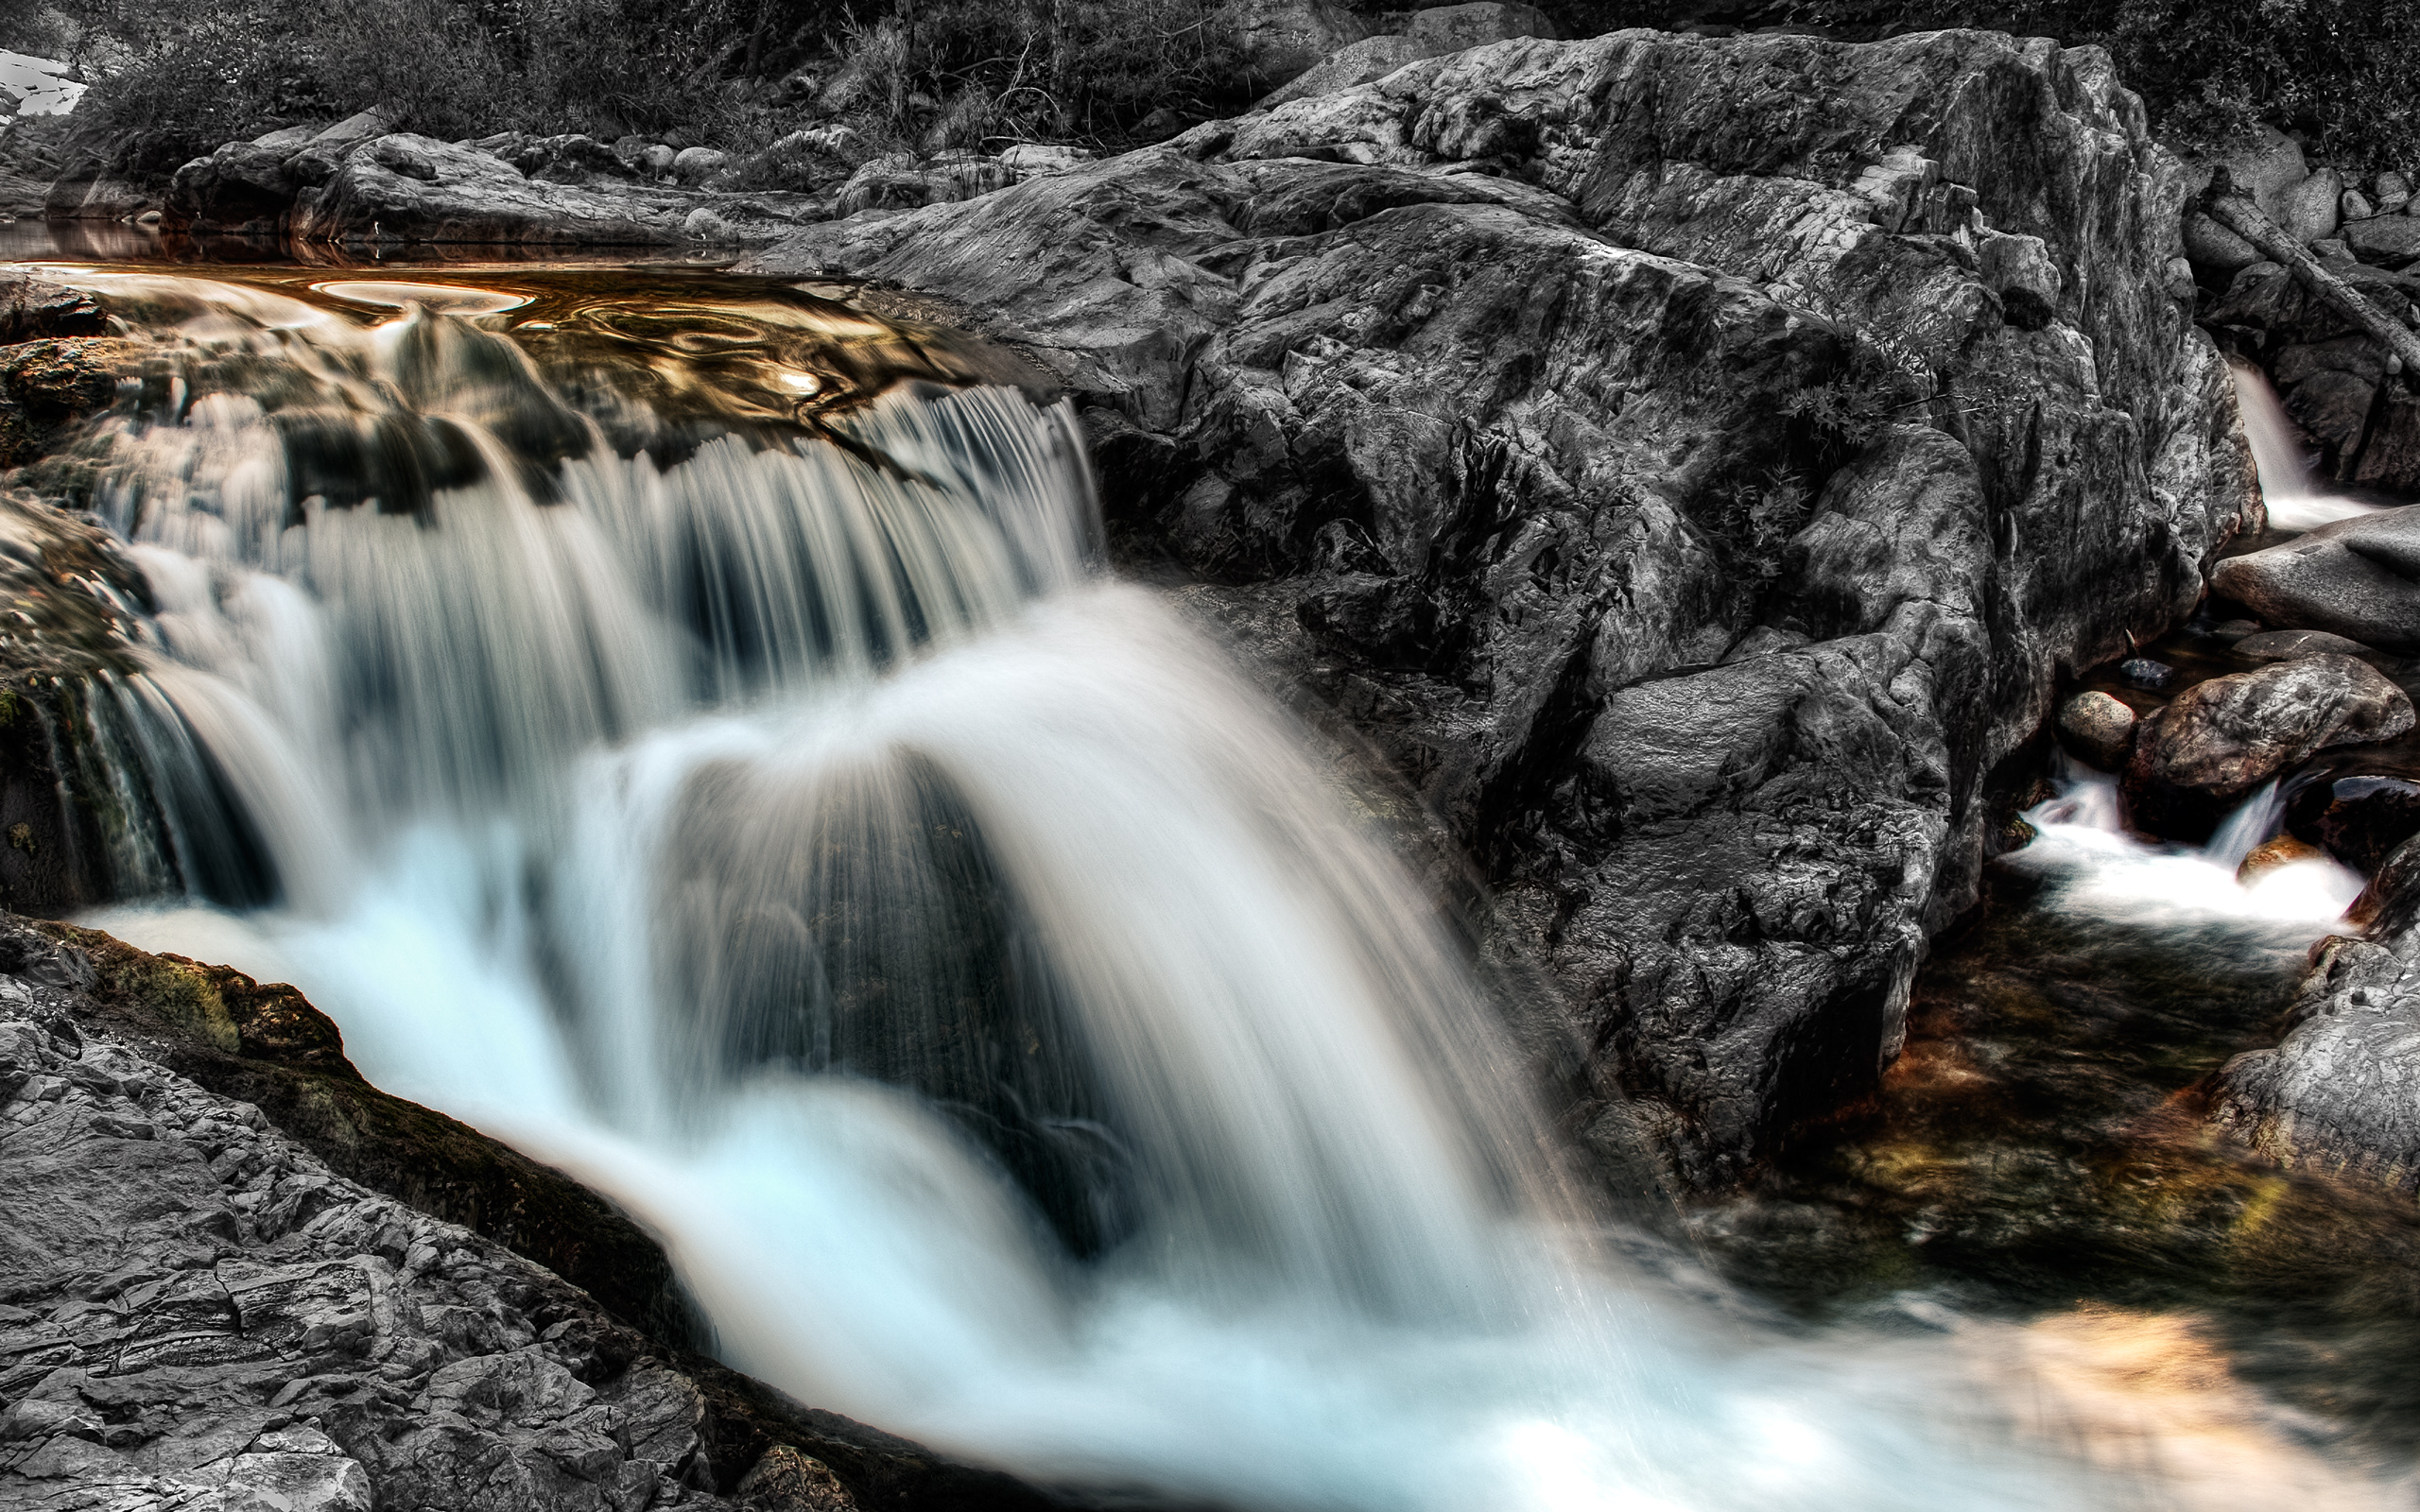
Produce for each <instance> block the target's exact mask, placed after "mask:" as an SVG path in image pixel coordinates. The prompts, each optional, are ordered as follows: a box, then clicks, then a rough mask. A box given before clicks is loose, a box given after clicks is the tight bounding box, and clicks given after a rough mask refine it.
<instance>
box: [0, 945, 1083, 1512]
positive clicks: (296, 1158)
mask: <svg viewBox="0 0 2420 1512" xmlns="http://www.w3.org/2000/svg"><path fill="white" fill-rule="evenodd" d="M120 949H123V947H121V948H120ZM137 954H139V953H137ZM96 974H97V973H96V972H95V970H94V968H93V965H92V963H91V962H90V961H89V960H87V959H86V958H85V957H84V956H82V955H81V954H79V953H78V951H76V950H75V949H74V948H72V947H61V945H59V944H57V943H56V942H54V941H52V940H49V939H46V938H43V937H41V936H36V935H34V934H33V933H32V932H31V931H30V930H28V929H27V928H26V926H25V924H24V923H23V921H21V920H16V919H0V1003H5V1005H6V1006H5V1007H4V1008H0V1129H5V1130H6V1139H5V1140H4V1141H0V1286H5V1296H6V1298H7V1305H5V1306H0V1399H5V1400H8V1402H9V1407H8V1410H7V1413H6V1415H5V1417H0V1437H5V1438H6V1440H7V1441H8V1451H7V1452H6V1453H5V1454H0V1503H6V1504H8V1505H10V1506H25V1507H61V1508H64V1507H88V1506H103V1505H109V1506H180V1507H188V1506H189V1507H196V1508H214V1509H216V1508H224V1509H225V1512H238V1509H251V1508H261V1507H270V1506H292V1507H302V1506H308V1507H313V1508H333V1509H348V1512H369V1509H370V1508H371V1507H372V1506H406V1507H447V1508H454V1507H462V1508H471V1507H483V1506H492V1505H493V1506H504V1505H529V1506H544V1507H550V1508H562V1509H595V1512H638V1509H644V1508H648V1507H653V1506H663V1505H668V1504H673V1503H678V1504H680V1505H682V1506H684V1507H686V1506H694V1507H698V1508H700V1509H702V1512H713V1509H715V1508H717V1507H731V1506H734V1505H735V1504H752V1505H759V1506H775V1505H802V1504H803V1505H807V1506H818V1507H830V1506H841V1507H845V1506H853V1505H856V1504H866V1505H883V1506H904V1507H918V1506H924V1507H944V1506H949V1507H964V1506H978V1505H985V1506H988V1505H1000V1506H1003V1507H1018V1508H1032V1507H1040V1506H1042V1505H1044V1504H1045V1503H1044V1501H1043V1499H1042V1498H1041V1497H1040V1496H1039V1495H1038V1494H1037V1493H1035V1492H1033V1491H1031V1490H1030V1489H1029V1488H1027V1487H1025V1486H1021V1485H1019V1484H1017V1483H1015V1482H1013V1481H1011V1480H1009V1479H1008V1478H1006V1477H1004V1476H999V1475H995V1474H991V1473H988V1472H983V1471H977V1470H972V1469H965V1468H963V1467H956V1466H952V1465H951V1464H949V1462H947V1461H945V1460H942V1459H940V1458H939V1457H938V1456H934V1455H932V1454H931V1453H930V1452H927V1451H921V1450H918V1449H916V1447H915V1446H912V1445H907V1444H904V1443H903V1442H902V1441H899V1440H896V1439H892V1438H890V1436H889V1435H882V1434H879V1433H875V1432H873V1430H869V1429H864V1428H862V1427H859V1426H857V1425H855V1424H851V1423H848V1422H847V1421H846V1420H845V1419H841V1418H838V1417H833V1416H832V1415H830V1414H821V1413H814V1412H811V1411H809V1410H807V1409H804V1408H800V1407H798V1406H797V1405H796V1404H795V1403H787V1402H786V1401H785V1400H783V1399H779V1398H778V1397H777V1396H775V1394H772V1393H770V1392H768V1391H766V1390H765V1389H764V1388H762V1387H760V1386H756V1385H755V1384H754V1383H750V1382H747V1381H746V1380H745V1378H741V1377H737V1376H735V1375H734V1374H733V1373H732V1372H730V1371H728V1370H725V1369H723V1368H722V1367H720V1366H714V1365H712V1364H711V1363H709V1362H705V1361H702V1360H700V1359H698V1358H696V1357H694V1356H689V1355H685V1354H683V1353H681V1352H680V1351H678V1350H675V1349H666V1348H665V1347H664V1346H662V1345H661V1344H660V1343H658V1342H657V1341H655V1340H651V1339H649V1338H648V1337H647V1336H646V1335H644V1334H642V1333H640V1332H636V1331H634V1330H633V1329H631V1328H630V1327H628V1326H627V1325H626V1324H624V1323H623V1322H621V1321H619V1320H617V1319H615V1318H614V1317H613V1316H612V1315H611V1314H607V1313H606V1312H605V1311H604V1310H603V1309H602V1308H600V1307H598V1306H597V1304H596V1301H595V1300H594V1299H593V1298H592V1297H589V1296H588V1295H587V1294H585V1293H583V1292H581V1291H579V1289H577V1288H575V1287H573V1286H570V1285H568V1284H566V1283H565V1282H564V1281H562V1280H561V1279H559V1278H558V1277H556V1276H554V1275H552V1274H550V1273H549V1272H547V1271H545V1270H544V1269H542V1268H540V1267H538V1266H537V1265H534V1264H532V1263H529V1262H527V1261H526V1260H524V1259H522V1258H521V1257H519V1256H517V1255H515V1254H513V1253H512V1252H510V1250H507V1249H505V1248H504V1247H502V1246H498V1245H496V1244H494V1243H493V1242H492V1241H490V1240H488V1239H485V1238H483V1237H481V1236H480V1235H478V1234H476V1233H474V1232H472V1231H470V1230H469V1229H462V1228H458V1227H456V1226H455V1225H453V1224H450V1223H447V1222H444V1221H442V1220H441V1219H438V1218H435V1217H432V1216H430V1215H428V1214H427V1213H425V1212H422V1211H416V1210H415V1208H414V1207H412V1206H409V1205H406V1203H405V1202H403V1201H399V1200H397V1199H396V1198H394V1197H392V1196H389V1195H385V1194H379V1193H376V1192H372V1191H371V1190H369V1189H367V1188H365V1187H362V1186H359V1185H356V1184H354V1183H353V1182H351V1181H348V1180H346V1179H345V1178H343V1177H340V1176H337V1175H336V1174H335V1173H334V1172H332V1171H331V1170H330V1169H329V1168H328V1167H327V1166H326V1165H324V1164H323V1163H322V1162H321V1160H320V1158H319V1157H318V1156H317V1155H316V1154H315V1153H314V1152H313V1151H312V1150H311V1149H309V1148H307V1147H305V1146H304V1145H303V1144H302V1143H298V1142H297V1141H295V1140H294V1139H293V1138H291V1137H290V1136H289V1135H288V1133H287V1132H286V1131H285V1129H284V1128H283V1127H282V1126H281V1125H280V1123H279V1122H278V1121H276V1120H273V1119H272V1118H271V1117H269V1116H268V1115H266V1114H265V1112H264V1110H263V1109H262V1108H259V1107H256V1106H254V1105H252V1104H250V1103H247V1102H243V1101H239V1100H236V1099H234V1098H232V1097H229V1096H226V1095H223V1094H220V1093H217V1092H214V1091H209V1090H207V1089H206V1088H204V1087H202V1086H200V1085H199V1084H197V1083H196V1082H195V1081H193V1080H191V1079H188V1078H187V1077H185V1076H182V1075H180V1074H177V1073H176V1072H174V1071H172V1070H171V1069H169V1068H168V1067H167V1066H166V1065H164V1064H163V1063H162V1062H161V1061H159V1060H157V1059H155V1058H153V1057H152V1054H151V1052H150V1048H149V1042H148V1041H147V1040H146V1038H145V1037H144V1036H143V1035H142V1034H141V1033H140V1032H139V1030H138V1031H137V1032H134V1033H129V1032H127V1031H128V1029H129V1028H130V1025H129V1023H128V1022H127V1021H126V1020H125V1019H124V1017H123V1015H122V1014H118V1013H115V1012H113V1010H111V1009H109V1008H107V1007H105V1006H103V1005H100V1004H99V1003H97V1002H95V999H94V998H93V996H92V991H93V989H94V988H95V985H96V984H95V978H96ZM284 990H286V991H289V992H290V990H291V989H290V988H289V989H284ZM347 1069H348V1070H350V1068H347ZM558 1179H562V1178H560V1177H559V1178H558ZM777 1444H778V1445H782V1446H785V1452H784V1454H783V1455H782V1457H780V1458H778V1459H776V1460H774V1462H773V1463H772V1464H771V1465H770V1466H769V1467H767V1468H766V1473H765V1474H763V1475H761V1476H758V1477H757V1478H756V1480H755V1482H754V1483H753V1486H754V1487H755V1488H759V1489H761V1488H765V1487H768V1486H771V1487H773V1488H775V1489H777V1490H779V1491H781V1492H784V1493H790V1492H796V1493H798V1494H800V1495H804V1497H806V1498H808V1499H807V1500H804V1501H803V1502H802V1501H798V1500H792V1501H790V1502H779V1501H774V1500H771V1499H769V1498H760V1499H759V1500H757V1501H755V1502H753V1503H735V1502H733V1501H731V1500H728V1499H727V1498H730V1497H733V1496H735V1495H738V1494H739V1488H740V1485H741V1483H742V1482H743V1480H744V1479H745V1478H746V1476H747V1475H748V1473H749V1472H750V1471H752V1470H753V1469H756V1468H758V1466H759V1465H760V1464H762V1462H763V1461H764V1459H765V1456H766V1452H767V1451H768V1450H769V1449H770V1448H771V1447H772V1446H774V1445H777ZM808 1467H813V1469H808ZM816 1470H820V1471H821V1475H820V1476H819V1475H817V1474H816V1473H815V1471H816ZM815 1498H821V1500H815Z"/></svg>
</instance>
